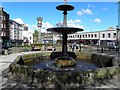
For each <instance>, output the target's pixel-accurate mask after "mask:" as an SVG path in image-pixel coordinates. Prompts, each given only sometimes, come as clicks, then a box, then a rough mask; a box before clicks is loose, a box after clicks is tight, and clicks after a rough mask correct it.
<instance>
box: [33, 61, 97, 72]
mask: <svg viewBox="0 0 120 90" xmlns="http://www.w3.org/2000/svg"><path fill="white" fill-rule="evenodd" d="M32 67H33V68H35V69H43V70H53V71H89V70H95V69H97V66H95V65H94V64H91V63H87V62H82V61H78V60H77V61H76V65H75V66H74V67H61V68H59V67H56V66H55V65H54V61H51V60H49V61H43V62H40V63H38V64H36V65H33V66H32Z"/></svg>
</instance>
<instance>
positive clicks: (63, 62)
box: [54, 57, 76, 68]
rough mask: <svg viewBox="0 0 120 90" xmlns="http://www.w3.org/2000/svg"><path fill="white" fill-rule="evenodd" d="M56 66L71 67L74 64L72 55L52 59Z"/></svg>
mask: <svg viewBox="0 0 120 90" xmlns="http://www.w3.org/2000/svg"><path fill="white" fill-rule="evenodd" d="M54 64H55V66H57V67H59V68H60V67H73V66H75V65H76V60H75V59H73V58H72V57H58V58H56V59H55V61H54Z"/></svg>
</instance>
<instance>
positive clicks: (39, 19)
mask: <svg viewBox="0 0 120 90" xmlns="http://www.w3.org/2000/svg"><path fill="white" fill-rule="evenodd" d="M42 20H43V19H42V17H38V18H37V21H38V23H37V26H38V43H39V44H40V43H42V38H41V27H42Z"/></svg>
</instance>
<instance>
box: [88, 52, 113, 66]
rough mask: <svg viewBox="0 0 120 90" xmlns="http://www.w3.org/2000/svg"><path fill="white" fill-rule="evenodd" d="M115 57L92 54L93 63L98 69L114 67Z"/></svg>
mask: <svg viewBox="0 0 120 90" xmlns="http://www.w3.org/2000/svg"><path fill="white" fill-rule="evenodd" d="M114 59H115V58H114V56H109V55H106V54H96V53H93V54H91V60H90V62H91V63H94V64H95V65H97V66H98V67H100V68H101V67H112V66H113V60H114Z"/></svg>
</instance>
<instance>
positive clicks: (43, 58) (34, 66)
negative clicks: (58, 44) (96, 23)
mask: <svg viewBox="0 0 120 90" xmlns="http://www.w3.org/2000/svg"><path fill="white" fill-rule="evenodd" d="M56 8H57V9H58V10H60V11H63V14H64V19H63V27H54V28H48V29H47V30H48V31H52V32H57V33H60V34H62V36H63V37H62V38H63V42H62V52H52V53H51V55H48V54H47V53H43V52H38V53H37V52H36V53H32V54H23V55H19V56H18V57H16V59H15V60H14V62H13V63H11V64H10V66H9V71H10V76H12V77H13V80H14V77H15V80H16V79H17V81H21V82H24V83H26V84H27V85H28V86H30V85H31V86H32V87H33V85H35V86H34V87H37V88H45V89H46V88H50V87H51V88H55V89H57V88H59V89H62V88H63V89H65V88H66V89H69V88H70V89H71V88H74V87H75V88H76V87H77V88H81V89H84V86H85V87H86V86H87V85H90V84H91V85H92V86H93V85H94V84H95V82H96V81H99V80H104V79H106V78H110V77H112V76H114V75H115V74H116V73H117V72H118V68H117V67H111V66H112V61H113V59H114V58H113V57H110V56H107V55H97V54H92V55H91V56H90V57H91V58H90V61H88V62H84V61H80V60H79V59H77V58H78V57H77V58H76V54H75V53H74V52H68V51H67V35H68V34H71V33H75V32H77V31H83V29H81V28H74V27H67V11H70V10H73V9H74V7H73V6H71V5H68V4H67V3H66V2H65V3H64V5H59V6H57V7H56ZM50 58H51V59H50ZM99 59H100V60H99ZM101 62H102V63H101ZM103 65H104V66H106V67H107V68H101V66H103ZM10 78H11V77H10ZM25 86H26V85H25ZM7 88H8V87H7Z"/></svg>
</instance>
